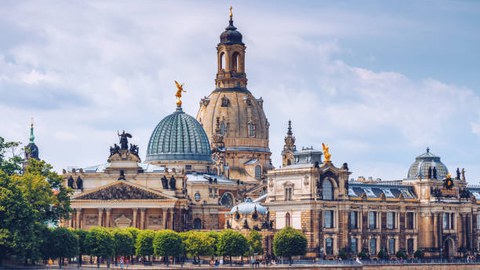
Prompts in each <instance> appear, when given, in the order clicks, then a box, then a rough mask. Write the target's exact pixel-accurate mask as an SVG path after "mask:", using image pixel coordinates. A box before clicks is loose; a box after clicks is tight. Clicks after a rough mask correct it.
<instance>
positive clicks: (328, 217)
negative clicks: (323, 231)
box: [323, 210, 334, 228]
mask: <svg viewBox="0 0 480 270" xmlns="http://www.w3.org/2000/svg"><path fill="white" fill-rule="evenodd" d="M333 213H334V212H333V210H326V211H325V212H324V216H323V227H324V228H333Z"/></svg>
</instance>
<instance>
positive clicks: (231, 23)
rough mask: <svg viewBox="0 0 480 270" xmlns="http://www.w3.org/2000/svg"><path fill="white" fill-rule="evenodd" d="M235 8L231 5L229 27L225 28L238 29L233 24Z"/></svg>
mask: <svg viewBox="0 0 480 270" xmlns="http://www.w3.org/2000/svg"><path fill="white" fill-rule="evenodd" d="M232 10H233V8H232V6H230V14H229V15H230V20H229V21H228V27H227V28H225V30H237V28H236V27H235V26H234V25H233V11H232Z"/></svg>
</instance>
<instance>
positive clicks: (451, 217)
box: [450, 213, 455, 230]
mask: <svg viewBox="0 0 480 270" xmlns="http://www.w3.org/2000/svg"><path fill="white" fill-rule="evenodd" d="M454 224H455V214H454V213H450V229H451V230H453V225H454Z"/></svg>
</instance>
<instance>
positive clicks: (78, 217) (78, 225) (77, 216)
mask: <svg viewBox="0 0 480 270" xmlns="http://www.w3.org/2000/svg"><path fill="white" fill-rule="evenodd" d="M81 213H82V208H76V209H75V214H76V216H75V223H76V224H75V228H76V229H81V224H80V215H81Z"/></svg>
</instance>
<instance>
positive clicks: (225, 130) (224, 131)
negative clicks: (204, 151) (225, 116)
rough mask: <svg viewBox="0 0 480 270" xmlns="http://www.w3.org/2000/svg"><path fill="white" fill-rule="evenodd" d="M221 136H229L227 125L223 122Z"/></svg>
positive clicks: (221, 123)
mask: <svg viewBox="0 0 480 270" xmlns="http://www.w3.org/2000/svg"><path fill="white" fill-rule="evenodd" d="M220 134H222V135H223V136H225V134H227V125H226V124H225V122H223V121H222V122H220Z"/></svg>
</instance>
